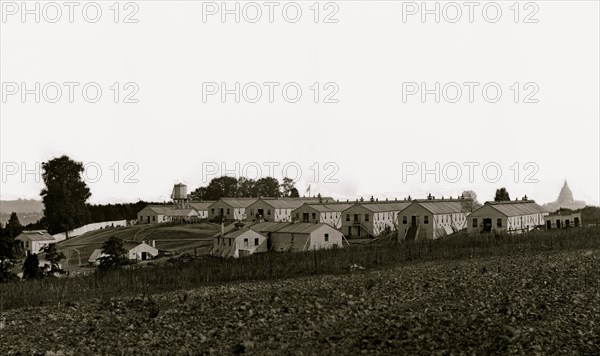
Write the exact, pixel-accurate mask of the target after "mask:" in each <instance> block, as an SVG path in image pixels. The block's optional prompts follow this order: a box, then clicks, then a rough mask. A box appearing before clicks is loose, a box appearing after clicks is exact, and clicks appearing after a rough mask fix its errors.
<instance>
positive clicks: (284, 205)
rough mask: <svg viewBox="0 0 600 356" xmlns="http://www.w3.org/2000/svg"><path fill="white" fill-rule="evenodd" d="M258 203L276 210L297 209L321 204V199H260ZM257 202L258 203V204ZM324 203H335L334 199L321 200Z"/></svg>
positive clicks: (325, 198)
mask: <svg viewBox="0 0 600 356" xmlns="http://www.w3.org/2000/svg"><path fill="white" fill-rule="evenodd" d="M258 201H262V202H264V203H265V204H267V205H270V206H272V207H273V208H275V209H297V208H299V207H301V206H302V205H303V204H305V203H316V204H319V198H315V197H312V198H260V199H258ZM258 201H257V202H258ZM321 201H322V202H329V201H330V202H335V200H333V198H330V197H324V198H321Z"/></svg>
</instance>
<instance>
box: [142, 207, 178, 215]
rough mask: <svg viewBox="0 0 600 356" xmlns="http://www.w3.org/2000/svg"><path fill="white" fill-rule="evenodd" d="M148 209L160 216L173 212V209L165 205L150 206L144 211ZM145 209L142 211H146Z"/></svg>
mask: <svg viewBox="0 0 600 356" xmlns="http://www.w3.org/2000/svg"><path fill="white" fill-rule="evenodd" d="M146 208H148V209H150V210H152V211H153V212H155V213H156V214H159V215H167V214H168V213H169V212H170V211H171V210H173V208H172V207H170V206H165V205H148V206H146V207H145V208H144V209H146ZM144 209H142V210H144Z"/></svg>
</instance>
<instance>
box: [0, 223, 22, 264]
mask: <svg viewBox="0 0 600 356" xmlns="http://www.w3.org/2000/svg"><path fill="white" fill-rule="evenodd" d="M22 231H23V227H22V226H21V223H20V222H19V218H18V217H17V214H16V213H12V214H10V218H9V220H8V223H7V224H6V228H2V226H1V225H0V260H1V259H8V260H16V259H18V258H19V257H21V256H22V254H23V251H22V248H21V244H20V243H19V242H18V241H16V240H15V237H17V236H19V234H20V233H21V232H22Z"/></svg>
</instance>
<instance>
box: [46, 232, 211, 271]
mask: <svg viewBox="0 0 600 356" xmlns="http://www.w3.org/2000/svg"><path fill="white" fill-rule="evenodd" d="M218 231H219V228H218V227H217V226H216V225H213V224H209V223H201V224H194V225H175V226H172V225H164V224H163V225H161V224H151V225H135V226H128V227H117V228H109V229H102V230H97V231H92V232H88V233H86V234H83V235H81V236H77V237H74V238H71V239H68V240H65V241H61V242H59V243H58V245H57V246H58V249H59V250H60V251H62V252H63V253H64V254H65V256H66V257H67V259H66V260H65V261H64V262H63V268H64V269H65V270H68V271H78V270H81V269H82V268H88V267H87V265H88V259H89V257H90V256H91V254H92V252H94V250H95V249H98V248H102V243H104V241H106V240H108V239H109V238H110V237H112V236H116V237H118V238H120V239H122V240H123V241H137V242H142V241H146V243H148V244H150V242H151V241H152V240H155V241H156V248H158V249H159V250H164V251H173V252H175V253H176V254H182V253H190V254H195V253H196V254H206V253H208V252H209V251H210V248H211V246H212V236H213V235H214V234H216V233H217V232H218Z"/></svg>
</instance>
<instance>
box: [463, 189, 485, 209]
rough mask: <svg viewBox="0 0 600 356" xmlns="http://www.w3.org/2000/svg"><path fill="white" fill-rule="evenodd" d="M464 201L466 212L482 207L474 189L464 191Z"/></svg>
mask: <svg viewBox="0 0 600 356" xmlns="http://www.w3.org/2000/svg"><path fill="white" fill-rule="evenodd" d="M462 196H463V198H464V199H463V201H462V207H463V210H464V211H465V212H472V211H474V210H475V209H478V208H480V207H481V204H480V203H479V202H478V201H477V193H475V192H474V191H472V190H465V191H464V192H462Z"/></svg>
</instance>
